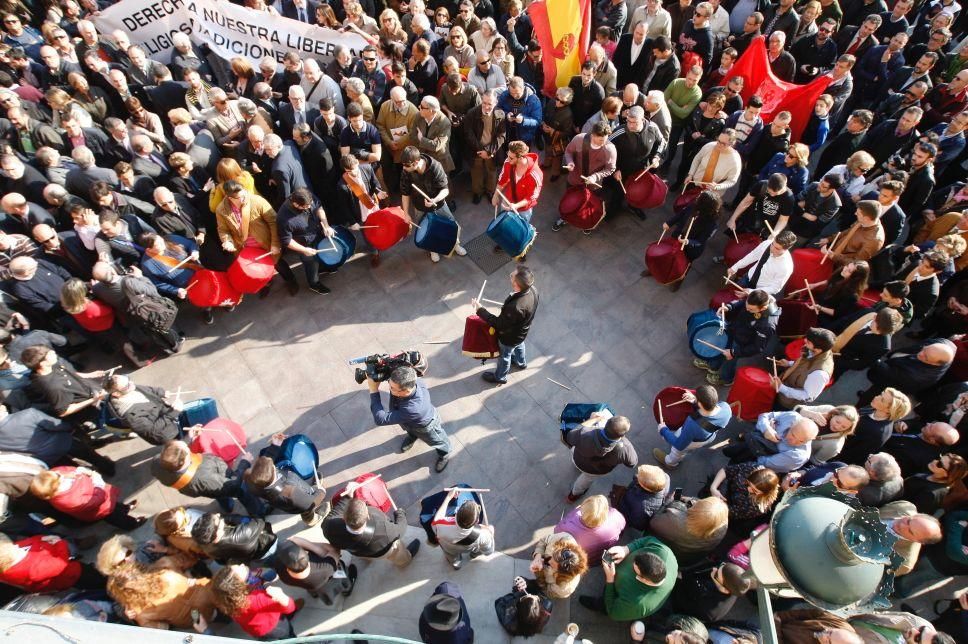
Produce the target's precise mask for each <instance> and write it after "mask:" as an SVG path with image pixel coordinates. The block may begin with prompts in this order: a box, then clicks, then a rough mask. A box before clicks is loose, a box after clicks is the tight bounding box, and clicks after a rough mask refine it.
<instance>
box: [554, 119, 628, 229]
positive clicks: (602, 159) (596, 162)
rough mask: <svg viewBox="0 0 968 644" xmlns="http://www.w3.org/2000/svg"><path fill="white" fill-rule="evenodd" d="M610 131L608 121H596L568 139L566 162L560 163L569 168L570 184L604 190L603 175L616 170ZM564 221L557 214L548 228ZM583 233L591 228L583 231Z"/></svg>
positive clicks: (557, 225)
mask: <svg viewBox="0 0 968 644" xmlns="http://www.w3.org/2000/svg"><path fill="white" fill-rule="evenodd" d="M611 133H612V130H611V128H610V127H609V126H608V124H607V123H604V122H603V121H599V122H598V123H596V124H595V125H593V126H592V131H591V132H589V133H588V134H579V135H578V136H576V137H575V138H573V139H572V140H571V143H569V144H568V147H566V148H565V164H564V165H563V166H561V167H562V168H564V169H565V170H568V185H569V186H584V187H585V188H587V189H588V190H591V191H592V192H595V193H598V194H599V195H600V196H604V195H601V193H602V192H604V183H605V179H607V178H608V177H610V176H612V174H614V173H615V162H616V158H617V156H618V155H617V154H616V152H615V146H614V145H612V144H611V143H609V142H608V137H609V135H610V134H611ZM564 225H565V220H564V219H561V218H560V217H559V218H558V219H557V220H556V221H555V223H554V224H552V225H551V230H553V231H555V232H557V231H559V230H561V227H562V226H564ZM583 232H584V233H585V234H586V235H590V234H591V232H592V231H591V230H585V231H583Z"/></svg>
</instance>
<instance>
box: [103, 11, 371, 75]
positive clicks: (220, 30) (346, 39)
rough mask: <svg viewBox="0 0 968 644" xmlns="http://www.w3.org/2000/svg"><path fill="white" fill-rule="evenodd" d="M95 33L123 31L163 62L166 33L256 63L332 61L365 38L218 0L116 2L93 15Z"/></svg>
mask: <svg viewBox="0 0 968 644" xmlns="http://www.w3.org/2000/svg"><path fill="white" fill-rule="evenodd" d="M94 24H95V25H96V26H97V28H98V31H100V32H101V33H103V34H110V33H111V32H112V31H114V30H115V29H120V30H122V31H125V32H127V34H128V37H129V38H130V39H131V42H132V43H133V44H138V45H142V46H143V47H144V48H145V50H146V51H147V52H148V57H149V58H154V59H155V60H157V61H159V62H162V63H167V62H168V57H167V55H162V54H166V53H167V52H170V51H171V49H172V44H171V37H172V35H173V34H176V33H178V32H182V33H185V34H188V35H189V36H190V37H191V39H192V42H194V43H195V44H197V45H203V44H205V45H208V46H209V48H211V50H212V52H213V53H215V54H217V55H219V56H221V57H222V58H225V59H226V60H228V59H231V58H234V57H236V56H241V57H243V58H247V59H248V60H250V61H251V62H252V63H253V64H256V65H257V64H258V62H259V60H260V59H261V58H263V57H264V56H271V57H272V58H275V59H276V60H277V61H279V62H282V57H283V56H285V55H286V53H288V52H290V51H291V52H295V53H297V54H299V55H300V56H301V57H307V56H308V57H311V58H317V59H319V60H320V61H321V62H323V63H324V64H325V63H326V62H328V61H329V60H331V59H332V58H333V56H334V54H335V52H336V46H337V45H345V46H347V47H349V48H350V49H351V50H352V51H353V53H354V54H358V53H359V52H360V50H362V49H363V47H365V46H366V44H367V42H366V40H364V39H363V38H362V37H361V36H359V35H358V34H354V33H342V32H339V31H336V30H334V29H324V28H323V27H318V26H316V25H309V24H306V23H304V22H300V21H298V20H291V19H289V18H284V17H282V16H278V15H273V14H269V13H266V12H265V11H254V10H252V9H246V8H245V7H240V6H238V5H234V4H231V3H229V2H224V1H219V0H156V1H154V2H148V3H145V0H121V2H118V3H117V4H114V5H112V6H110V7H108V8H107V9H105V10H104V11H102V12H101V13H100V14H99V15H98V16H96V17H95V18H94Z"/></svg>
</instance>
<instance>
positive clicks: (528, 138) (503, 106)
mask: <svg viewBox="0 0 968 644" xmlns="http://www.w3.org/2000/svg"><path fill="white" fill-rule="evenodd" d="M497 109H499V110H504V113H505V114H506V115H507V116H508V119H507V135H508V140H509V141H524V142H525V143H527V144H528V145H531V143H532V142H533V141H534V135H535V133H536V132H537V131H538V126H539V125H541V118H542V114H541V99H540V98H538V95H537V93H536V92H535V91H534V88H533V87H531V86H530V85H527V84H525V86H524V95H523V96H522V97H521V98H520V99H514V98H513V97H512V96H511V90H505V91H504V92H502V93H501V95H500V96H499V97H498V99H497ZM517 114H520V115H521V116H522V117H524V120H523V121H521V122H520V123H518V122H517V121H511V116H512V115H517Z"/></svg>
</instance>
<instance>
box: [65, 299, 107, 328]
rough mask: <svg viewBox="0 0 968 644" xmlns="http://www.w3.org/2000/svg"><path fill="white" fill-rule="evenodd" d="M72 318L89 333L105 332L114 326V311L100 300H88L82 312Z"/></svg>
mask: <svg viewBox="0 0 968 644" xmlns="http://www.w3.org/2000/svg"><path fill="white" fill-rule="evenodd" d="M73 317H74V319H75V320H77V323H78V324H80V325H81V326H82V327H84V329H85V330H87V331H90V332H91V333H100V332H101V331H107V330H108V329H110V328H111V327H112V326H114V309H112V308H111V307H110V306H108V305H107V304H105V303H104V302H102V301H101V300H95V299H88V300H87V306H86V307H84V311H83V312H82V313H78V314H76V315H74V316H73Z"/></svg>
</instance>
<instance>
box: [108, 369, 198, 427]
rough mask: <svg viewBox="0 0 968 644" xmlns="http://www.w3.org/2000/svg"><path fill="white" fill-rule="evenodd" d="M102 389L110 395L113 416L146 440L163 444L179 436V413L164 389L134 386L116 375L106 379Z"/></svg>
mask: <svg viewBox="0 0 968 644" xmlns="http://www.w3.org/2000/svg"><path fill="white" fill-rule="evenodd" d="M105 391H107V392H108V394H110V396H111V399H110V409H111V413H112V414H114V416H115V418H117V419H118V420H120V421H121V424H122V426H124V427H126V428H128V429H130V430H131V431H133V432H134V433H135V434H137V435H138V436H139V437H141V438H142V439H144V440H145V441H147V442H149V443H151V444H152V445H164V444H165V443H167V442H168V441H173V440H175V439H176V438H179V437H180V436H181V426H180V425H179V424H178V416H179V414H180V413H181V412H180V411H179V409H176V408H175V405H173V404H172V403H171V402H169V401H168V392H167V391H165V390H164V389H162V388H160V387H148V386H145V385H136V384H134V382H132V381H131V379H130V378H128V377H127V376H122V375H120V374H118V375H114V376H111V377H110V378H109V379H108V382H107V385H106V386H105Z"/></svg>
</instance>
